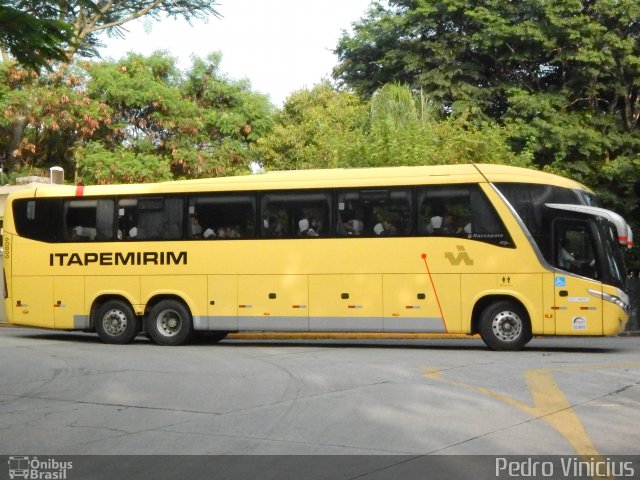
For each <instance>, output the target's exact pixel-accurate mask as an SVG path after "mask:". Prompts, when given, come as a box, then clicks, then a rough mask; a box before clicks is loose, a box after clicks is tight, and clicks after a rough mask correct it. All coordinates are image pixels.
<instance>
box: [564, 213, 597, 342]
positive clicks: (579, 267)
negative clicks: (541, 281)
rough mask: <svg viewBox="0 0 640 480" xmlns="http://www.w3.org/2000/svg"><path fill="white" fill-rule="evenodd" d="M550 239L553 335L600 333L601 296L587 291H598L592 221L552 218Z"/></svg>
mask: <svg viewBox="0 0 640 480" xmlns="http://www.w3.org/2000/svg"><path fill="white" fill-rule="evenodd" d="M553 242H554V262H555V266H556V267H557V268H558V269H559V270H560V271H557V272H556V273H555V277H554V278H555V279H554V288H555V295H554V298H555V305H554V310H555V314H556V317H555V318H556V335H581V334H582V335H602V299H601V298H596V297H595V296H593V295H591V294H590V293H589V291H588V290H597V291H600V292H601V291H602V285H601V284H600V283H598V282H597V280H595V279H597V278H598V270H597V268H598V265H597V259H596V248H595V243H594V235H593V234H592V222H590V221H589V220H574V219H570V220H569V219H567V220H565V219H559V220H556V221H554V223H553ZM590 279H594V280H590Z"/></svg>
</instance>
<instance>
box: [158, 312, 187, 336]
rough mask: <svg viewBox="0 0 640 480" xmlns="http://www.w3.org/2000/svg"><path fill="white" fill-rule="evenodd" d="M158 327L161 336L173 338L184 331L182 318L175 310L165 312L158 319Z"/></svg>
mask: <svg viewBox="0 0 640 480" xmlns="http://www.w3.org/2000/svg"><path fill="white" fill-rule="evenodd" d="M156 326H157V330H158V333H160V334H161V335H163V336H165V337H173V336H174V335H177V334H178V333H180V330H182V317H181V316H180V314H179V313H178V312H176V311H175V310H172V309H167V310H163V311H162V312H160V314H159V315H158V317H157V319H156Z"/></svg>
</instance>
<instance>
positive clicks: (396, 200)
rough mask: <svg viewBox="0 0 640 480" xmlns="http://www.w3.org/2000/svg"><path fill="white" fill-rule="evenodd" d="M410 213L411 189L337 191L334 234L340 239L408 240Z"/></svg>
mask: <svg viewBox="0 0 640 480" xmlns="http://www.w3.org/2000/svg"><path fill="white" fill-rule="evenodd" d="M412 210H413V194H412V190H411V189H406V188H390V189H366V190H342V191H338V193H337V202H336V219H337V224H336V233H337V235H338V236H339V237H357V236H368V237H372V236H373V237H380V236H396V235H399V236H409V235H411V234H412V233H413V232H412V221H411V218H412Z"/></svg>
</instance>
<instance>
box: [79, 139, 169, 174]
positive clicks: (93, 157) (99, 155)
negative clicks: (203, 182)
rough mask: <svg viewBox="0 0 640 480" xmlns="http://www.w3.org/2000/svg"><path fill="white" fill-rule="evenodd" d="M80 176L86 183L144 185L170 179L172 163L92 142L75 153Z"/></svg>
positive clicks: (150, 154)
mask: <svg viewBox="0 0 640 480" xmlns="http://www.w3.org/2000/svg"><path fill="white" fill-rule="evenodd" d="M75 156H76V164H77V169H78V175H79V177H80V178H82V182H83V183H86V184H110V183H138V182H139V183H144V182H157V181H162V180H170V179H171V171H170V169H169V164H168V163H167V162H166V161H165V160H164V159H163V158H162V157H159V156H157V155H155V154H154V153H146V152H143V151H139V152H135V151H131V150H128V149H126V148H123V147H116V148H114V149H112V150H108V149H106V148H105V147H104V146H103V145H102V144H100V143H99V142H89V143H88V144H86V145H84V146H81V147H79V148H77V149H76V151H75Z"/></svg>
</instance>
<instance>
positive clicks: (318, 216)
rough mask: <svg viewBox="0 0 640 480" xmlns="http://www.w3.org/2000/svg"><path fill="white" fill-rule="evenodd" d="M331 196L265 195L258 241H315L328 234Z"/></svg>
mask: <svg viewBox="0 0 640 480" xmlns="http://www.w3.org/2000/svg"><path fill="white" fill-rule="evenodd" d="M330 205H331V195H330V194H329V193H328V192H325V191H318V190H295V191H279V192H266V193H264V194H263V195H262V199H261V207H262V210H261V212H260V218H261V219H262V220H261V231H260V236H261V237H262V238H319V237H327V236H329V234H330V231H329V230H330V225H331V222H330V216H329V213H330Z"/></svg>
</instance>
